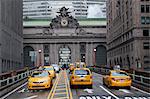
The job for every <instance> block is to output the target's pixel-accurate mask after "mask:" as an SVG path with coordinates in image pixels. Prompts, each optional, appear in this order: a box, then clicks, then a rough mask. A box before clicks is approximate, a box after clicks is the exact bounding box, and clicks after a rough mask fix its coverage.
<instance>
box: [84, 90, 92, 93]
mask: <svg viewBox="0 0 150 99" xmlns="http://www.w3.org/2000/svg"><path fill="white" fill-rule="evenodd" d="M84 91H86V92H87V93H90V94H92V93H93V89H84Z"/></svg>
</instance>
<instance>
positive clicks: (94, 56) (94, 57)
mask: <svg viewBox="0 0 150 99" xmlns="http://www.w3.org/2000/svg"><path fill="white" fill-rule="evenodd" d="M93 60H94V63H93V64H94V66H95V65H96V48H94V55H93Z"/></svg>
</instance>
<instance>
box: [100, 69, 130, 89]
mask: <svg viewBox="0 0 150 99" xmlns="http://www.w3.org/2000/svg"><path fill="white" fill-rule="evenodd" d="M131 83H132V80H131V77H130V76H129V75H128V74H127V73H126V72H125V71H122V70H110V71H109V73H108V75H106V76H104V77H103V84H104V85H107V86H108V87H127V88H128V89H130V87H131Z"/></svg>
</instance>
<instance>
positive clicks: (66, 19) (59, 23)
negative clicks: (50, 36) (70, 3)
mask: <svg viewBox="0 0 150 99" xmlns="http://www.w3.org/2000/svg"><path fill="white" fill-rule="evenodd" d="M57 13H59V14H60V15H59V16H56V18H54V19H52V21H51V23H50V27H51V28H61V27H68V28H74V27H78V26H79V23H78V21H77V20H76V19H75V18H73V17H72V16H71V15H69V13H70V12H68V9H67V8H65V7H62V8H61V9H60V11H59V12H57Z"/></svg>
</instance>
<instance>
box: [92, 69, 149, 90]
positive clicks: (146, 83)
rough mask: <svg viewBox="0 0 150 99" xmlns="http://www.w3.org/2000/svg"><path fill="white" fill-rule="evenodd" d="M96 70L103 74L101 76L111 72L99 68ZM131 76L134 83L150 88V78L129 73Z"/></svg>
mask: <svg viewBox="0 0 150 99" xmlns="http://www.w3.org/2000/svg"><path fill="white" fill-rule="evenodd" d="M94 69H95V70H94V71H96V72H98V73H101V74H106V73H108V71H109V70H110V69H106V68H98V67H96V68H94ZM129 75H130V76H131V78H132V81H133V82H135V83H139V84H141V85H144V86H147V87H150V77H144V76H142V75H135V74H134V73H133V74H130V73H129Z"/></svg>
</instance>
